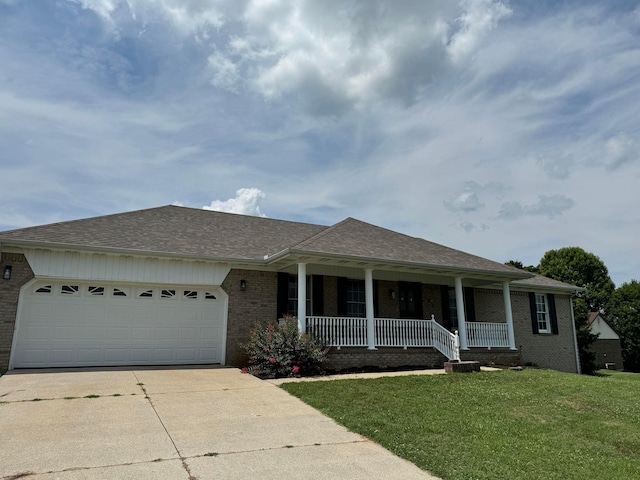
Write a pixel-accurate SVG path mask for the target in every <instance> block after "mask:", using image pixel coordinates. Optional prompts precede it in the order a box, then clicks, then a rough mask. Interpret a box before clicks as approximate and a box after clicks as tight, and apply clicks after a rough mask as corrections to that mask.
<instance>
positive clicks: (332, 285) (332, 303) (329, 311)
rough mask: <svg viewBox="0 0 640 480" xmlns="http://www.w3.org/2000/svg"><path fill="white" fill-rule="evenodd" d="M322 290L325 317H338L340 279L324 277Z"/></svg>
mask: <svg viewBox="0 0 640 480" xmlns="http://www.w3.org/2000/svg"><path fill="white" fill-rule="evenodd" d="M323 282H324V285H323V289H322V293H323V299H324V316H326V317H337V316H338V277H328V276H325V277H324V280H323Z"/></svg>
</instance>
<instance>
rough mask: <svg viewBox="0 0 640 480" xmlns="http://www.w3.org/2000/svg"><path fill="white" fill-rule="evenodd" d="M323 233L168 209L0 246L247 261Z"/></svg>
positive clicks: (25, 234) (58, 228)
mask: <svg viewBox="0 0 640 480" xmlns="http://www.w3.org/2000/svg"><path fill="white" fill-rule="evenodd" d="M326 228H327V227H324V226H321V225H312V224H307V223H298V222H288V221H284V220H273V219H269V218H262V217H253V216H249V215H235V214H231V213H222V212H213V211H208V210H201V209H195V208H185V207H177V206H173V205H168V206H164V207H158V208H150V209H147V210H138V211H134V212H127V213H118V214H115V215H105V216H101V217H94V218H87V219H82V220H73V221H69V222H61V223H53V224H50V225H43V226H37V227H30V228H23V229H20V230H10V231H6V232H0V243H9V242H11V241H16V242H19V243H23V244H25V243H26V244H30V243H31V244H43V245H44V244H46V245H50V246H52V247H53V246H56V245H59V246H77V247H80V248H81V247H93V248H101V249H115V250H125V251H133V252H135V251H139V252H146V253H158V254H163V253H164V254H172V255H183V256H194V257H211V258H223V259H238V260H248V259H255V258H257V257H260V258H263V257H264V256H265V255H272V254H274V253H277V252H279V251H282V250H284V249H286V248H287V247H290V246H291V245H292V244H296V243H298V242H301V241H303V240H305V239H307V238H309V237H311V236H313V235H315V234H317V233H319V232H321V231H322V230H324V229H326Z"/></svg>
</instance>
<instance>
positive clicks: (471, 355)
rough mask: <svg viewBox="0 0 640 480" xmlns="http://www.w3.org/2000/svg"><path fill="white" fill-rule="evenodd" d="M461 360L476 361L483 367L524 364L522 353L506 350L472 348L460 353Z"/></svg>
mask: <svg viewBox="0 0 640 480" xmlns="http://www.w3.org/2000/svg"><path fill="white" fill-rule="evenodd" d="M460 360H475V361H477V362H480V364H481V365H489V366H491V365H506V366H516V365H521V364H522V359H521V358H520V353H519V352H518V351H516V350H509V349H505V348H492V349H491V350H489V349H488V348H471V349H469V350H462V351H461V352H460Z"/></svg>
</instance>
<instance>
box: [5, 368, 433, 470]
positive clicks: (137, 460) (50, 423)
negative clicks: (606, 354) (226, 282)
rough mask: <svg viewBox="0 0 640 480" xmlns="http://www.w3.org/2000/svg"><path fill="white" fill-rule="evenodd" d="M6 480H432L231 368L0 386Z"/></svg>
mask: <svg viewBox="0 0 640 480" xmlns="http://www.w3.org/2000/svg"><path fill="white" fill-rule="evenodd" d="M0 446H1V447H0V478H2V479H8V478H11V479H17V478H26V479H39V480H45V479H46V480H53V479H61V480H71V479H74V480H75V479H85V478H91V479H98V480H99V479H114V478H116V479H128V478H131V479H136V480H146V479H154V480H155V479H158V478H162V479H164V480H173V479H181V480H186V479H200V480H207V479H213V478H216V479H236V478H237V479H243V480H244V479H247V478H254V477H255V478H257V477H260V478H262V479H278V480H282V479H290V478H294V479H305V478H309V479H312V478H313V479H323V478H326V479H336V478H340V479H363V480H364V479H367V480H369V479H370V478H386V479H387V478H388V479H414V478H415V479H418V478H419V479H429V478H434V477H431V476H429V475H428V474H427V473H425V472H423V471H421V470H420V469H418V468H417V467H416V466H415V465H413V464H411V463H409V462H407V461H405V460H402V459H400V458H398V457H396V456H394V455H392V454H391V453H389V452H388V451H387V450H385V449H383V448H382V447H380V446H379V445H376V444H374V443H372V442H370V441H368V440H367V439H365V438H363V437H361V436H359V435H356V434H353V433H351V432H349V431H347V430H346V429H345V428H343V427H341V426H339V425H338V424H336V423H335V422H334V421H333V420H331V419H329V418H327V417H325V416H324V415H322V414H321V413H319V412H318V411H317V410H314V409H313V408H311V407H309V406H307V405H306V404H304V403H302V402H301V401H299V400H298V399H296V398H295V397H292V396H291V395H289V394H288V393H286V392H285V391H283V390H282V389H280V388H278V387H277V386H276V385H274V384H272V383H270V382H264V381H261V380H258V379H257V378H254V377H252V376H250V375H243V374H241V373H240V371H239V370H237V369H233V368H185V369H179V368H167V369H113V370H101V371H99V370H88V369H85V370H82V369H80V370H78V369H75V370H47V371H15V372H10V373H9V374H7V375H5V376H3V377H1V378H0Z"/></svg>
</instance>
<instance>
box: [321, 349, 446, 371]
mask: <svg viewBox="0 0 640 480" xmlns="http://www.w3.org/2000/svg"><path fill="white" fill-rule="evenodd" d="M446 360H447V358H446V357H445V356H444V355H442V354H441V353H440V352H438V351H437V350H435V349H433V348H408V349H406V350H404V349H402V348H391V347H380V348H378V349H377V350H367V349H366V348H364V347H342V348H341V349H340V350H338V349H337V348H332V349H331V350H330V351H329V355H328V362H327V368H329V369H331V370H346V369H350V368H361V367H377V368H397V367H429V368H443V365H444V362H445V361H446Z"/></svg>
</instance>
